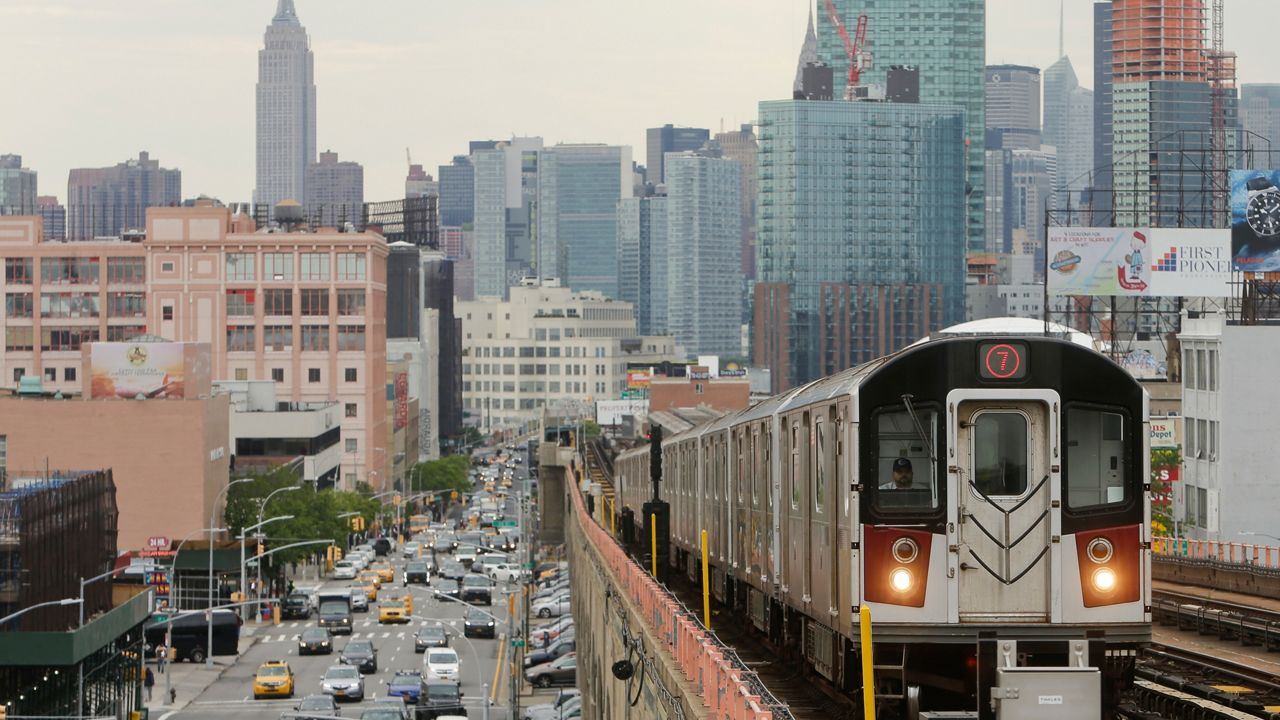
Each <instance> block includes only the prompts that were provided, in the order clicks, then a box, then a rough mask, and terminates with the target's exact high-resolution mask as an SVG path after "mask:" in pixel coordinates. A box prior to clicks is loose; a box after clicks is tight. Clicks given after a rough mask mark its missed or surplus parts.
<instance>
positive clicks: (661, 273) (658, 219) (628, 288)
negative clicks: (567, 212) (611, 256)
mask: <svg viewBox="0 0 1280 720" xmlns="http://www.w3.org/2000/svg"><path fill="white" fill-rule="evenodd" d="M618 299H619V300H623V301H625V302H629V303H631V304H632V305H633V306H634V307H635V313H636V327H637V328H639V331H640V334H641V335H665V334H667V196H666V195H650V196H648V197H624V198H622V199H621V200H619V201H618Z"/></svg>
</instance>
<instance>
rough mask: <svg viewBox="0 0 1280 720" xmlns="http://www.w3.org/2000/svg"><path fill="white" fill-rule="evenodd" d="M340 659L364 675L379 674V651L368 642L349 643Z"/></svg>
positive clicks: (354, 641) (356, 641)
mask: <svg viewBox="0 0 1280 720" xmlns="http://www.w3.org/2000/svg"><path fill="white" fill-rule="evenodd" d="M338 658H339V659H340V660H342V662H343V663H345V664H347V665H355V666H356V667H357V668H359V670H360V673H361V674H363V675H368V674H370V673H376V672H378V650H377V649H376V648H374V647H373V643H371V642H369V641H368V640H351V641H349V642H348V643H347V646H346V647H344V648H343V649H342V654H341V655H339V656H338Z"/></svg>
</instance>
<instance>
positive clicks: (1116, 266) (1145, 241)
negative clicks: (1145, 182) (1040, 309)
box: [1048, 227, 1231, 297]
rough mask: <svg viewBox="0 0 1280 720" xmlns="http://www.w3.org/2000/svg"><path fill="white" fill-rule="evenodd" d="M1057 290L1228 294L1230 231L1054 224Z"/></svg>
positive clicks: (1052, 285) (1052, 279) (1052, 274)
mask: <svg viewBox="0 0 1280 720" xmlns="http://www.w3.org/2000/svg"><path fill="white" fill-rule="evenodd" d="M1048 255H1049V257H1048V265H1049V267H1048V277H1049V291H1050V292H1051V293H1053V294H1055V295H1116V296H1128V297H1225V296H1227V295H1230V289H1229V285H1228V283H1229V281H1230V277H1231V235H1230V233H1228V232H1227V231H1226V230H1214V229H1209V230H1204V229H1196V228H1145V227H1143V228H1105V227H1104V228H1087V227H1059V228H1050V229H1049V238H1048Z"/></svg>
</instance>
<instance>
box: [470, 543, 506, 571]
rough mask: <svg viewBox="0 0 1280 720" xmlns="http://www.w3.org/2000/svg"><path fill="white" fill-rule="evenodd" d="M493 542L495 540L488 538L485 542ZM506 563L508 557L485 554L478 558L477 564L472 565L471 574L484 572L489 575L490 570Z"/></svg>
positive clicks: (497, 553)
mask: <svg viewBox="0 0 1280 720" xmlns="http://www.w3.org/2000/svg"><path fill="white" fill-rule="evenodd" d="M492 540H493V538H486V539H485V542H491V541H492ZM506 562H507V556H506V555H503V554H502V553H499V552H486V553H485V554H483V555H481V556H479V557H477V558H476V560H475V562H473V563H471V572H482V573H485V574H488V572H489V568H491V567H493V566H494V565H500V564H503V563H506Z"/></svg>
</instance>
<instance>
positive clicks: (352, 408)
mask: <svg viewBox="0 0 1280 720" xmlns="http://www.w3.org/2000/svg"><path fill="white" fill-rule="evenodd" d="M344 410H345V411H346V415H347V417H349V418H353V417H355V416H356V404H355V403H347V404H346V406H345V408H344Z"/></svg>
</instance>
